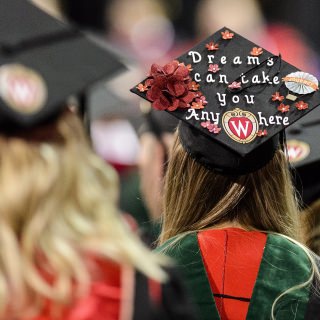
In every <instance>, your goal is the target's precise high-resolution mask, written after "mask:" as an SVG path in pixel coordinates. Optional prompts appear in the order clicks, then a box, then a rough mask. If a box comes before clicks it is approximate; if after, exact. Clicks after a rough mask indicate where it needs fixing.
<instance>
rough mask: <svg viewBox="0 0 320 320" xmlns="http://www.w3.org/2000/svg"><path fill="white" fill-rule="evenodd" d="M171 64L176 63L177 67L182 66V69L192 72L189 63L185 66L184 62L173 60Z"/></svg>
mask: <svg viewBox="0 0 320 320" xmlns="http://www.w3.org/2000/svg"><path fill="white" fill-rule="evenodd" d="M173 62H178V64H179V66H183V67H186V68H187V69H188V70H189V71H192V70H193V69H192V65H191V64H190V63H189V64H187V65H185V63H184V62H179V61H178V60H174V61H173Z"/></svg>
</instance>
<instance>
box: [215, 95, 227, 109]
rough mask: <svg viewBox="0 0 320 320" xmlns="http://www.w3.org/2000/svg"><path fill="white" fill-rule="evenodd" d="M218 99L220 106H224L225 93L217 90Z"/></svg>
mask: <svg viewBox="0 0 320 320" xmlns="http://www.w3.org/2000/svg"><path fill="white" fill-rule="evenodd" d="M217 96H218V100H219V102H220V106H221V107H224V106H225V105H226V94H225V93H220V92H217Z"/></svg>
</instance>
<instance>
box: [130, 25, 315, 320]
mask: <svg viewBox="0 0 320 320" xmlns="http://www.w3.org/2000/svg"><path fill="white" fill-rule="evenodd" d="M132 91H133V92H134V93H136V94H138V95H140V96H141V97H143V98H144V99H146V100H148V101H150V102H151V103H152V106H153V108H154V109H157V110H165V111H166V112H168V113H170V114H171V115H172V116H174V117H176V118H178V119H179V120H180V124H179V127H178V130H177V137H176V141H175V144H174V147H173V150H172V153H171V156H170V159H169V164H168V169H167V174H166V177H165V188H164V211H163V225H162V232H161V235H160V245H161V246H160V248H159V249H158V250H159V251H164V252H166V253H167V254H169V255H170V256H172V257H173V258H174V259H175V260H176V262H177V264H178V265H179V266H180V267H181V270H182V272H183V273H184V275H185V277H186V278H187V280H188V286H189V289H190V290H191V292H192V293H193V299H194V301H195V302H196V304H197V306H198V311H199V314H200V319H203V320H205V319H208V320H209V319H211V320H212V319H237V320H238V319H277V320H278V319H316V318H315V317H316V315H319V314H320V311H319V298H316V296H315V294H314V289H313V287H311V283H312V281H313V280H315V279H317V278H319V272H318V269H317V268H316V264H315V258H313V256H312V254H311V253H310V252H309V251H308V250H307V249H306V248H304V247H303V246H302V245H301V244H300V242H299V240H300V232H299V225H298V206H297V204H296V200H295V196H294V188H293V186H292V182H291V177H290V172H289V166H288V164H289V163H288V160H287V156H286V150H285V139H284V129H286V128H287V127H290V126H291V125H292V124H293V123H294V122H296V121H297V120H299V119H300V118H303V117H304V116H305V115H306V114H307V113H309V112H310V111H312V110H313V109H314V108H318V105H319V104H320V94H319V91H318V80H317V79H316V77H314V76H313V75H311V74H309V73H306V72H303V71H300V70H298V69H297V68H295V67H294V66H292V65H290V64H288V63H286V62H285V61H283V60H282V58H281V55H273V54H272V53H270V52H268V51H266V50H265V49H263V48H261V47H260V46H259V45H257V44H254V43H252V42H251V41H249V40H247V39H245V38H243V37H242V36H241V35H239V34H237V33H236V32H234V31H232V30H230V29H228V28H223V29H221V30H219V31H217V32H216V33H215V34H213V35H212V36H210V37H209V38H207V39H205V40H204V41H202V42H201V43H199V44H198V45H196V46H195V47H194V48H192V49H190V50H189V51H188V52H187V53H185V54H183V55H182V56H180V57H179V58H177V60H175V61H172V62H170V63H168V64H166V65H165V66H159V65H157V64H153V65H152V66H151V69H150V72H149V74H148V75H147V78H146V79H144V80H143V81H141V83H139V84H137V85H136V86H135V87H134V88H133V89H132ZM159 112H160V111H159Z"/></svg>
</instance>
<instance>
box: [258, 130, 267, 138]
mask: <svg viewBox="0 0 320 320" xmlns="http://www.w3.org/2000/svg"><path fill="white" fill-rule="evenodd" d="M267 135H268V131H267V130H266V129H264V130H258V132H257V136H258V137H265V136H267Z"/></svg>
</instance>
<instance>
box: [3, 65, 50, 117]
mask: <svg viewBox="0 0 320 320" xmlns="http://www.w3.org/2000/svg"><path fill="white" fill-rule="evenodd" d="M0 95H1V98H2V99H3V100H4V102H5V103H6V104H7V106H8V107H11V108H12V109H15V110H18V111H20V112H23V113H31V112H35V111H37V110H39V109H40V108H42V107H43V106H44V103H45V101H46V98H47V89H46V85H45V83H44V80H43V79H42V77H41V76H40V75H39V74H38V73H37V72H35V71H34V70H32V69H30V68H27V67H25V66H23V65H20V64H8V65H4V66H2V67H1V68H0Z"/></svg>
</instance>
